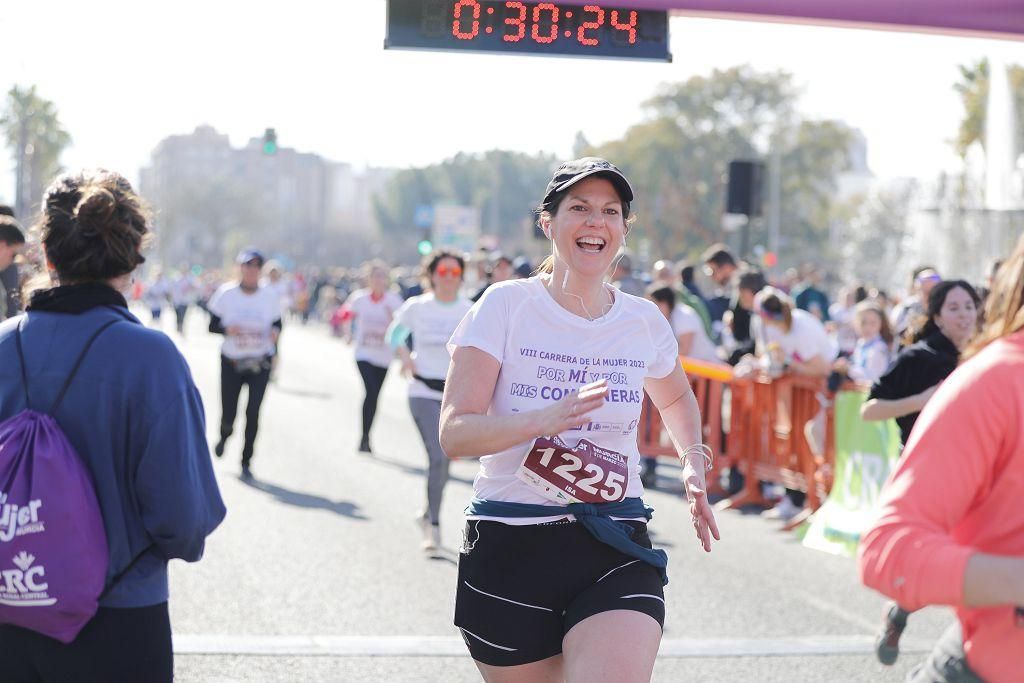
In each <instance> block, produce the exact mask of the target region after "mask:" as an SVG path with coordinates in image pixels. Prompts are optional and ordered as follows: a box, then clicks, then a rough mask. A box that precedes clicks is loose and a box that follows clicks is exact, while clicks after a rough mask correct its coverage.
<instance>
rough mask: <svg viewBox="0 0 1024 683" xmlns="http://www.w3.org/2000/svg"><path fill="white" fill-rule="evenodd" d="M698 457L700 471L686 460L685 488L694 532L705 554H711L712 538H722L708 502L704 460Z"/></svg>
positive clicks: (684, 472) (684, 470) (684, 469)
mask: <svg viewBox="0 0 1024 683" xmlns="http://www.w3.org/2000/svg"><path fill="white" fill-rule="evenodd" d="M698 457H700V462H699V463H698V467H700V468H701V469H699V470H698V469H696V468H695V467H694V466H693V464H692V463H691V462H690V458H687V459H686V465H685V466H684V467H683V486H685V487H686V499H687V500H688V501H690V517H691V519H692V521H693V530H694V531H695V532H696V533H697V540H698V541H700V544H701V546H703V547H704V552H706V553H710V552H711V539H712V537H713V538H714V539H715V540H716V541H720V540H722V536H721V534H720V533H719V532H718V522H716V521H715V513H714V511H713V510H712V509H711V503H709V502H708V494H707V490H706V489H707V486H706V484H705V482H704V470H703V467H704V460H703V457H701V456H700V455H698Z"/></svg>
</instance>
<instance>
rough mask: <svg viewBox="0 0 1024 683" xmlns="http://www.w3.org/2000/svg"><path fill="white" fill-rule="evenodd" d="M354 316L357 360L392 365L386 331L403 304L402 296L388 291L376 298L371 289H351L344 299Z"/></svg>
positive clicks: (383, 365)
mask: <svg viewBox="0 0 1024 683" xmlns="http://www.w3.org/2000/svg"><path fill="white" fill-rule="evenodd" d="M345 305H346V306H348V308H349V310H351V311H352V314H353V315H354V316H355V320H354V321H353V323H352V324H353V326H354V327H353V332H354V334H353V335H352V339H353V342H354V343H355V356H356V360H363V361H366V362H368V363H373V364H374V365H376V366H378V367H382V368H386V367H387V366H389V365H390V364H391V359H392V358H393V357H394V353H392V351H391V347H389V346H388V344H387V340H386V339H385V334H386V333H387V331H388V325H390V324H391V318H392V317H393V316H394V315H395V312H396V311H398V309H399V308H401V307H402V297H400V296H398V295H397V294H395V293H394V292H385V293H384V296H382V297H381V298H380V299H378V300H376V301H374V300H373V296H371V294H370V290H368V289H358V290H356V291H354V292H352V295H351V296H349V298H348V301H347V302H345Z"/></svg>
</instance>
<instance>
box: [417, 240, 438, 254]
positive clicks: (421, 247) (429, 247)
mask: <svg viewBox="0 0 1024 683" xmlns="http://www.w3.org/2000/svg"><path fill="white" fill-rule="evenodd" d="M416 249H417V250H418V251H419V252H420V256H426V255H427V254H429V253H430V252H431V251H433V250H434V245H433V244H431V243H430V240H420V243H419V244H417V245H416Z"/></svg>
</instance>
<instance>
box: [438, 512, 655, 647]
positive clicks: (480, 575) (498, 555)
mask: <svg viewBox="0 0 1024 683" xmlns="http://www.w3.org/2000/svg"><path fill="white" fill-rule="evenodd" d="M626 524H629V525H630V526H632V527H633V528H634V536H633V538H634V540H636V541H637V542H638V543H640V544H641V545H643V546H645V547H647V548H650V547H651V540H650V538H649V537H648V535H647V525H646V524H644V523H642V522H626ZM620 609H625V610H633V611H636V612H642V613H644V614H647V615H649V616H650V617H651V618H652V619H654V620H655V621H657V622H658V625H659V626H664V624H665V593H664V589H663V584H662V581H661V575H660V574H659V572H658V570H657V569H655V568H654V567H652V566H651V565H649V564H647V563H645V562H643V561H642V560H637V559H635V558H632V557H630V556H628V555H624V554H623V553H621V552H619V551H618V550H616V549H615V548H612V547H611V546H609V545H606V544H604V543H601V542H600V541H598V540H597V539H595V538H594V537H593V536H591V535H590V533H589V532H588V531H587V530H586V529H585V528H583V525H582V524H579V523H576V522H571V523H555V524H541V525H535V524H534V525H527V526H512V525H510V524H503V523H501V522H485V521H470V522H467V524H466V530H465V538H464V540H463V547H462V552H461V554H460V556H459V586H458V590H457V592H456V598H455V625H456V626H458V627H459V629H460V630H461V632H462V637H463V638H464V639H465V641H466V644H467V645H468V646H469V652H470V654H471V655H472V656H473V659H475V660H477V661H478V662H483V663H484V664H490V665H492V666H516V665H519V664H528V663H530V662H537V661H540V660H542V659H547V658H548V657H553V656H554V655H557V654H560V653H561V652H562V639H563V638H564V637H565V634H566V633H568V632H569V630H570V629H571V628H572V627H573V626H575V625H576V624H578V623H579V622H581V621H583V620H584V619H586V618H587V617H591V616H594V615H595V614H600V613H601V612H609V611H612V610H620Z"/></svg>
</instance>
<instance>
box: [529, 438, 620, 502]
mask: <svg viewBox="0 0 1024 683" xmlns="http://www.w3.org/2000/svg"><path fill="white" fill-rule="evenodd" d="M516 476H518V477H519V479H520V480H522V481H523V482H525V483H526V484H528V485H529V486H530V487H531V488H533V489H534V490H535V491H537V492H538V493H540V494H541V495H543V496H544V497H545V498H548V499H549V500H553V501H555V502H557V503H564V504H567V503H608V502H614V501H619V500H622V499H623V497H624V496H625V492H626V491H625V487H626V481H627V479H628V470H627V467H626V458H625V456H623V455H622V454H621V453H616V452H615V451H610V450H608V449H606V448H601V447H600V446H597V445H595V444H594V443H592V442H590V441H588V440H586V439H581V440H580V442H579V443H578V444H576V446H575V448H574V447H571V446H569V445H568V444H566V443H565V442H564V441H562V440H561V439H560V438H559V437H557V436H556V437H554V438H553V439H547V438H540V439H537V440H536V441H534V442H533V445H532V446H531V447H530V451H529V452H528V453H527V454H526V457H525V458H524V459H523V463H522V465H520V467H519V471H518V472H517V473H516Z"/></svg>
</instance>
